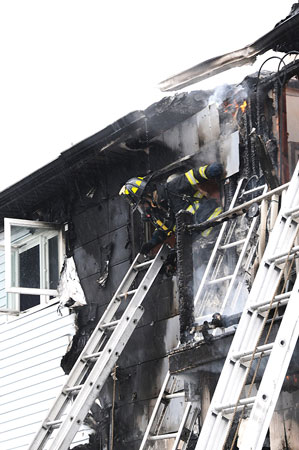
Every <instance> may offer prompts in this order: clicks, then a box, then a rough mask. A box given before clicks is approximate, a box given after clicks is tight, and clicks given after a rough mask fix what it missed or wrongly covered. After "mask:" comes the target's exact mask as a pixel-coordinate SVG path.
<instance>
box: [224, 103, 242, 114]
mask: <svg viewBox="0 0 299 450" xmlns="http://www.w3.org/2000/svg"><path fill="white" fill-rule="evenodd" d="M224 105H225V110H224V112H226V113H228V112H231V111H232V110H233V109H235V111H234V113H232V115H233V116H235V115H236V114H237V112H238V109H240V110H241V111H242V113H244V112H245V109H246V107H247V102H246V100H244V102H243V103H242V105H239V104H238V103H237V102H236V100H234V103H229V104H228V103H224Z"/></svg>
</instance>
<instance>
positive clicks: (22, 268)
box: [4, 218, 64, 311]
mask: <svg viewBox="0 0 299 450" xmlns="http://www.w3.org/2000/svg"><path fill="white" fill-rule="evenodd" d="M4 232H5V290H6V293H7V308H8V309H9V310H13V311H24V310H27V309H29V308H32V307H33V306H36V305H39V304H46V303H48V302H49V300H50V299H51V298H53V297H55V296H56V295H57V285H58V280H59V272H60V269H61V266H62V262H63V253H64V251H63V250H64V249H63V239H62V232H61V228H60V226H58V225H56V224H52V223H46V222H35V221H29V220H20V219H8V218H6V219H5V221H4Z"/></svg>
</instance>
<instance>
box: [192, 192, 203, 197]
mask: <svg viewBox="0 0 299 450" xmlns="http://www.w3.org/2000/svg"><path fill="white" fill-rule="evenodd" d="M193 197H196V198H203V193H202V192H200V191H196V192H195V194H194V195H193Z"/></svg>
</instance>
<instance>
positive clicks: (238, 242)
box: [220, 239, 246, 250]
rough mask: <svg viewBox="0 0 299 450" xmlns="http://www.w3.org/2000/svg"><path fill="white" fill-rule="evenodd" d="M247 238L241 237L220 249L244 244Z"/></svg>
mask: <svg viewBox="0 0 299 450" xmlns="http://www.w3.org/2000/svg"><path fill="white" fill-rule="evenodd" d="M245 241H246V239H240V240H239V241H235V242H230V243H229V244H224V245H221V247H220V249H221V250H225V249H226V248H231V247H237V245H241V244H244V242H245Z"/></svg>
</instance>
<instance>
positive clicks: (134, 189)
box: [132, 186, 138, 194]
mask: <svg viewBox="0 0 299 450" xmlns="http://www.w3.org/2000/svg"><path fill="white" fill-rule="evenodd" d="M132 191H133V192H134V194H136V192H137V191H138V187H136V186H133V187H132Z"/></svg>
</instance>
